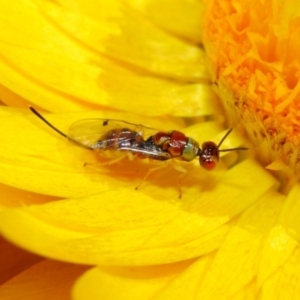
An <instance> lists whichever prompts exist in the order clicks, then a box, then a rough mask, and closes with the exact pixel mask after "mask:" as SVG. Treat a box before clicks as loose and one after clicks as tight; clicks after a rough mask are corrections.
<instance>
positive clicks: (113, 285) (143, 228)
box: [0, 0, 299, 299]
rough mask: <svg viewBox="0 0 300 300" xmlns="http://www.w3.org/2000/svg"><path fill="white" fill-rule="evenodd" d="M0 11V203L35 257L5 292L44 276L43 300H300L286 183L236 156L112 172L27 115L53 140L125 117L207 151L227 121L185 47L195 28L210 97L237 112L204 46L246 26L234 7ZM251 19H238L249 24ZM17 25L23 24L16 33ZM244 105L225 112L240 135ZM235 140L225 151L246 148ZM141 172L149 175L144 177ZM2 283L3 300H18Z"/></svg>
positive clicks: (102, 4) (294, 194)
mask: <svg viewBox="0 0 300 300" xmlns="http://www.w3.org/2000/svg"><path fill="white" fill-rule="evenodd" d="M0 5H1V9H0V12H1V13H2V15H1V17H2V23H3V24H5V25H2V26H6V28H9V30H2V31H0V32H1V33H0V34H2V37H1V39H0V41H1V46H0V51H1V54H2V56H1V59H0V72H2V76H1V92H3V99H2V100H3V102H4V103H5V104H6V105H7V106H9V107H5V106H2V107H0V114H1V122H0V133H1V137H2V145H3V146H2V147H1V149H0V157H1V159H0V168H1V172H0V182H1V191H2V192H3V194H4V195H6V197H3V199H2V200H1V201H0V203H1V209H2V211H1V215H0V228H1V232H2V234H3V236H4V237H6V238H7V239H8V240H10V241H12V242H13V243H15V244H17V245H19V246H20V247H22V248H24V249H27V250H28V251H31V252H33V253H36V254H38V255H40V256H41V257H46V258H47V259H45V260H41V261H40V262H39V259H41V258H40V257H38V258H35V257H34V259H33V261H35V259H37V261H38V264H37V265H35V266H33V264H34V263H33V264H31V265H30V264H29V267H28V270H27V272H23V276H17V277H18V279H19V280H20V281H17V283H19V282H24V281H27V280H28V278H32V277H30V276H32V275H31V274H34V276H33V278H37V277H36V274H40V273H42V274H43V276H41V277H42V278H47V281H48V282H49V281H50V282H53V285H54V286H53V291H52V293H53V294H50V293H49V292H48V291H49V287H47V288H45V291H44V292H45V293H47V294H45V296H44V297H43V298H47V297H48V298H53V295H55V297H56V298H57V297H58V296H57V295H60V296H61V297H64V295H66V290H68V289H69V288H70V285H71V284H72V283H74V286H73V289H72V296H73V298H74V299H101V298H104V299H128V298H130V299H140V298H141V295H143V296H142V297H143V299H168V298H170V299H181V298H185V299H195V298H196V299H197V298H199V299H215V298H218V299H232V298H234V297H236V298H246V296H247V298H249V299H259V297H260V298H263V297H265V298H270V299H274V298H276V297H277V295H280V296H281V295H282V297H288V298H291V297H292V296H291V297H289V295H293V296H294V295H298V294H299V292H298V290H297V288H298V285H297V284H293V282H296V283H297V280H298V278H299V275H298V271H297V270H298V268H297V266H298V248H299V247H298V244H299V243H298V240H299V238H298V232H299V226H298V223H299V222H298V215H299V212H298V209H299V205H298V204H297V203H298V201H297V199H298V195H299V191H298V189H299V187H298V185H297V184H294V185H286V186H285V187H288V188H289V189H288V188H286V193H285V194H284V193H283V192H280V191H279V187H280V183H281V186H282V182H278V180H276V179H275V178H274V177H273V176H272V174H270V173H268V172H267V171H266V170H265V169H264V168H263V167H262V166H261V165H260V164H259V163H258V162H257V161H256V160H255V159H254V158H251V157H250V154H248V153H246V151H239V152H233V151H232V152H227V153H222V154H226V155H224V156H223V157H222V158H221V161H220V164H219V166H218V168H217V169H216V170H214V171H213V172H207V171H205V170H202V169H200V167H199V163H198V162H197V161H193V162H190V163H185V162H177V163H176V162H175V161H174V160H170V161H167V163H166V164H165V163H164V162H160V161H158V162H153V161H147V160H142V159H134V160H133V161H132V160H130V159H128V158H127V157H126V158H124V159H123V160H121V161H118V162H114V163H112V164H107V162H112V161H110V160H109V159H105V158H102V157H101V155H99V153H97V152H95V151H88V149H86V148H84V147H79V146H78V145H74V144H73V143H70V142H69V141H68V140H67V139H65V138H64V137H63V136H61V135H59V134H58V133H57V132H55V131H54V130H52V129H51V128H49V127H48V126H47V124H45V123H44V122H42V120H40V119H38V118H37V117H36V116H35V115H34V114H32V113H31V112H30V111H29V109H28V104H29V103H30V104H31V105H33V106H34V107H40V108H43V109H45V110H48V111H51V112H52V113H46V112H43V111H42V109H40V110H39V111H40V112H41V114H42V115H43V116H44V117H45V118H46V119H47V120H48V121H49V122H50V123H51V124H53V125H54V126H55V127H56V128H58V129H59V130H61V131H62V132H63V133H65V132H68V127H69V126H70V125H71V124H72V123H74V122H76V121H78V120H81V119H87V118H102V119H121V120H128V121H130V122H132V123H134V124H140V123H142V124H144V125H149V126H151V127H154V128H162V129H163V130H171V129H176V130H180V131H183V132H184V133H185V134H186V135H187V136H191V137H193V138H195V139H196V140H197V141H198V140H199V141H206V140H214V141H215V142H219V141H220V140H221V139H222V137H223V136H224V134H225V132H226V130H225V129H224V122H225V120H224V117H223V116H224V112H223V110H222V108H221V107H220V105H219V104H218V102H217V99H216V98H215V96H214V94H213V92H212V90H211V83H210V79H209V76H208V73H207V72H206V69H205V67H204V62H205V57H206V56H205V55H206V54H205V53H204V51H203V49H202V48H201V47H199V46H197V44H198V43H200V42H202V32H199V31H200V29H201V28H202V27H201V26H203V38H204V42H205V47H206V49H207V50H206V51H207V55H208V56H207V57H208V63H209V65H210V70H211V73H212V74H215V85H216V89H217V90H218V91H219V93H220V96H221V98H223V100H224V101H225V102H227V103H229V107H230V106H234V102H233V104H230V103H232V102H230V101H231V100H232V94H233V95H236V90H235V89H234V87H235V86H232V85H230V84H229V83H230V82H232V80H233V78H235V77H233V75H235V73H234V72H233V75H232V73H227V75H226V72H224V65H226V63H228V61H227V62H226V60H225V59H224V58H223V59H224V60H221V64H216V63H215V62H216V61H217V62H218V63H219V59H218V58H219V57H222V56H220V55H219V53H221V54H222V53H224V49H222V48H221V46H222V44H220V48H218V51H219V52H217V53H215V52H213V51H212V50H211V48H212V46H213V45H214V44H213V42H215V40H214V39H210V38H211V37H214V38H215V37H216V36H217V34H216V35H215V36H214V35H213V34H212V32H213V30H212V29H214V27H213V25H214V24H212V23H211V22H212V19H211V16H213V17H214V18H215V19H214V20H215V21H216V22H218V21H220V22H221V21H223V22H224V24H226V22H225V21H224V19H225V20H227V21H228V22H229V24H230V22H232V19H234V16H233V15H234V14H233V13H232V11H233V8H235V11H234V12H237V17H238V20H239V18H240V19H242V20H244V15H245V14H243V13H242V14H241V13H240V12H241V11H242V12H244V10H243V9H242V4H238V2H235V3H234V7H233V8H232V7H231V6H230V3H227V4H226V2H222V3H221V2H208V3H206V4H205V6H204V7H202V4H201V3H200V2H198V1H196V0H195V1H188V0H186V1H184V2H183V1H182V0H180V1H174V0H172V1H168V0H165V1H162V2H161V1H160V2H158V1H154V0H152V1H150V0H149V1H146V0H145V1H131V0H128V1H126V2H125V1H117V0H116V1H111V0H110V1H99V3H97V2H94V1H89V2H83V1H82V2H81V1H80V0H77V1H73V2H70V3H68V2H64V1H59V2H44V1H35V2H21V1H19V2H18V3H17V4H14V5H11V4H10V5H7V4H6V3H2V4H0ZM215 5H219V6H218V7H217V8H218V9H216V7H215ZM170 7H172V8H173V10H171V11H170V9H169V8H170ZM274 7H276V5H275V4H274ZM228 8H230V9H228ZM249 11H250V12H252V11H253V12H255V11H256V10H255V7H253V10H252V9H251V10H250V9H249ZM202 13H203V15H204V17H205V19H204V21H205V22H203V24H202V21H201V16H202ZM252 15H255V14H251V13H250V14H249V15H247V16H248V19H247V18H246V19H245V20H246V21H248V23H250V24H252V23H251V21H252V19H251V16H252ZM165 16H167V17H165ZM184 16H185V17H184ZM227 16H229V17H227ZM217 17H219V18H217ZM16 19H18V20H21V21H22V22H20V23H19V24H15V22H14V21H13V20H16ZM180 20H185V21H186V22H182V21H180ZM246 21H243V22H246ZM243 22H242V21H241V23H240V24H245V23H243ZM137 24H138V25H137ZM209 26H211V27H209ZM209 29H210V30H209ZM221 29H222V30H226V29H228V27H225V26H224V27H221ZM224 36H225V38H224V40H226V35H224ZM235 45H237V44H235ZM230 53H232V52H230ZM245 55H246V54H245ZM238 61H239V60H238ZM231 69H232V68H231ZM261 72H262V71H261ZM262 73H263V72H262ZM263 74H264V73H263ZM242 75H243V74H242ZM240 76H241V75H240ZM226 80H227V81H226ZM230 80H231V81H230ZM238 83H239V81H237V82H236V84H238ZM252 91H253V92H254V91H255V89H254V90H253V89H252ZM246 95H247V94H246V92H244V94H243V96H246ZM243 99H244V98H243ZM240 101H241V100H240V98H238V101H237V102H238V105H235V106H236V108H235V109H239V110H238V113H239V114H240V116H241V119H242V121H243V123H244V125H245V127H246V129H247V130H248V131H249V132H251V129H252V127H251V124H250V122H249V118H248V119H247V118H246V116H248V115H247V113H248V114H249V115H250V114H253V116H255V114H254V113H255V110H254V109H253V108H252V107H250V106H251V105H250V104H251V103H252V102H250V100H248V98H247V101H248V102H247V105H248V106H249V107H250V108H249V110H247V106H246V105H241V103H242V102H240ZM243 103H244V102H243ZM243 103H242V104H243ZM226 111H227V112H228V109H227V110H226ZM228 114H229V115H232V113H231V114H230V113H228ZM259 116H260V115H259ZM259 116H258V117H257V120H259ZM270 118H271V116H270ZM262 120H264V119H263V118H262ZM235 122H236V123H238V122H237V119H235ZM101 124H102V123H100V125H101ZM258 126H261V127H262V128H263V126H265V124H264V123H263V122H261V123H259V124H258ZM102 127H103V126H102ZM102 127H101V126H99V128H102ZM239 127H241V125H240V124H237V126H236V127H235V128H234V131H233V132H232V133H231V134H230V136H228V138H226V140H225V141H224V143H223V144H222V148H223V147H224V149H226V148H232V147H238V146H240V145H243V144H244V143H245V140H244V139H243V138H242V136H241V135H239V131H238V128H239ZM255 128H256V127H255ZM255 128H254V129H253V132H254V131H255ZM154 132H155V131H154ZM249 148H250V151H249V152H252V151H251V148H252V147H251V146H250V147H249ZM270 157H272V156H270ZM111 159H114V156H112V158H111ZM269 160H270V158H269ZM162 166H163V167H164V166H165V167H164V168H162ZM173 166H174V168H173ZM151 168H156V169H158V170H156V171H153V172H152V173H151V174H149V176H147V173H148V171H149V170H151ZM182 168H184V169H185V172H186V174H185V175H184V176H181V175H182V174H180V171H178V170H181V171H182ZM285 174H286V173H284V175H285ZM145 176H147V178H146V179H143V178H145ZM277 178H280V177H279V176H277ZM141 183H142V184H141ZM136 187H138V189H137V190H136ZM179 189H181V191H182V198H178V196H179V193H180V192H179ZM7 245H8V246H7V247H10V246H9V244H7ZM20 251H21V250H20ZM10 255H11V252H10ZM27 255H29V254H28V253H27V252H26V255H24V257H26V256H27ZM51 259H55V260H59V261H61V263H60V262H57V261H52V260H51ZM10 261H12V260H11V259H10ZM82 264H83V265H84V266H81V265H82ZM86 265H89V266H90V268H89V270H87V267H86ZM7 268H8V267H7ZM24 268H25V269H26V268H27V267H26V266H25V267H24ZM86 270H87V271H86ZM17 272H18V271H16V272H15V273H14V274H16V273H17ZM31 272H32V273H31ZM82 273H84V274H82ZM81 274H82V275H81ZM80 275H81V276H80ZM28 276H29V277H28ZM79 276H80V277H79ZM17 277H16V278H17ZM75 278H78V279H77V281H76V283H75ZM58 279H59V280H58ZM12 280H13V279H11V280H10V281H8V282H7V284H5V285H4V293H5V292H6V293H7V291H8V290H9V288H10V287H11V286H18V285H17V284H15V285H13V284H14V282H13V281H12ZM52 280H53V281H52ZM293 280H294V281H293ZM58 281H61V285H59V286H57V284H56V283H57V282H58ZM40 282H41V283H42V284H44V281H43V280H41V281H40ZM42 284H41V285H42ZM282 286H284V290H282V289H281V287H282ZM56 288H57V289H56ZM33 290H34V288H33ZM20 291H21V292H20V293H23V290H20ZM27 292H28V291H27ZM42 292H43V291H41V293H42ZM60 292H61V294H60ZM70 293H71V291H70ZM0 295H1V291H0Z"/></svg>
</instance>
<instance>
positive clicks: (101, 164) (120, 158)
mask: <svg viewBox="0 0 300 300" xmlns="http://www.w3.org/2000/svg"><path fill="white" fill-rule="evenodd" d="M126 157H128V155H127V154H126V153H124V155H121V156H118V157H115V158H112V159H110V160H108V161H106V162H97V163H96V164H89V163H84V165H83V166H84V167H86V166H95V165H96V166H110V165H113V164H115V163H117V162H119V161H121V160H122V159H124V158H126Z"/></svg>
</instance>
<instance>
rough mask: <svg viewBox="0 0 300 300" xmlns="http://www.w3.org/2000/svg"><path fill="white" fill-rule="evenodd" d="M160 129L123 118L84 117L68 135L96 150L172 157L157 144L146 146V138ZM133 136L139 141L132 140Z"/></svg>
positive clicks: (161, 157) (79, 143) (74, 125)
mask: <svg viewBox="0 0 300 300" xmlns="http://www.w3.org/2000/svg"><path fill="white" fill-rule="evenodd" d="M158 131H159V130H158V129H154V128H151V127H147V126H143V125H138V124H133V123H130V122H126V121H121V120H113V119H84V120H80V121H78V122H75V123H74V124H72V125H71V127H70V129H69V134H68V137H69V139H70V140H71V141H72V142H75V143H76V144H78V145H81V146H83V147H85V148H88V149H91V150H95V151H102V150H109V149H111V150H123V151H129V152H132V153H134V154H141V155H144V156H146V157H149V158H153V159H159V160H167V159H169V158H171V156H170V154H169V153H167V152H164V151H162V150H161V149H160V148H158V147H155V146H153V147H145V143H144V141H145V139H146V138H148V137H149V136H151V135H154V134H155V133H157V132H158ZM124 133H126V134H124ZM133 138H134V139H136V140H137V141H139V142H132V139H133Z"/></svg>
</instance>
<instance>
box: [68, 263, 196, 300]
mask: <svg viewBox="0 0 300 300" xmlns="http://www.w3.org/2000/svg"><path fill="white" fill-rule="evenodd" d="M190 264H191V262H190V261H187V262H180V263H176V264H171V265H160V266H145V267H137V268H134V267H98V268H94V269H92V270H90V271H88V272H86V273H85V274H84V275H83V276H81V278H80V279H79V280H78V281H77V282H76V284H75V286H74V289H73V293H72V294H73V299H74V300H84V299H89V300H94V299H95V300H96V299H106V300H109V299H112V300H113V299H118V300H122V299H124V300H125V299H131V300H135V299H137V300H138V299H141V295H142V297H143V299H152V297H153V298H154V299H156V297H157V294H159V293H160V292H161V290H162V289H163V288H164V287H165V285H167V284H168V283H169V282H170V281H171V280H172V278H174V277H175V276H176V275H177V274H178V273H180V272H182V271H183V270H184V269H185V268H186V267H187V266H189V265H190ZM174 299H175V298H174ZM185 299H187V298H185Z"/></svg>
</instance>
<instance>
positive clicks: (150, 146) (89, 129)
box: [30, 107, 248, 196]
mask: <svg viewBox="0 0 300 300" xmlns="http://www.w3.org/2000/svg"><path fill="white" fill-rule="evenodd" d="M30 110H31V111H32V112H33V113H34V114H35V115H36V116H37V117H38V118H39V119H41V120H42V121H43V122H44V123H46V124H47V125H48V126H49V127H51V128H52V129H53V130H55V131H56V132H57V133H59V134H60V135H61V136H63V137H64V138H67V139H68V140H70V141H71V142H73V143H75V144H77V145H79V146H81V147H84V148H86V149H89V150H94V151H97V152H104V151H118V152H123V153H124V152H125V153H127V154H130V155H133V156H135V157H138V158H141V159H144V158H149V159H153V160H158V161H166V160H169V159H173V158H175V159H179V160H182V161H192V160H194V159H195V158H196V157H199V163H200V165H201V166H202V167H203V168H205V169H206V170H212V169H214V168H215V166H216V164H217V163H218V161H219V153H220V152H227V151H234V150H247V149H248V148H245V147H237V148H230V149H220V147H221V145H222V143H223V142H224V140H225V139H226V137H227V136H228V135H229V134H230V132H231V131H232V128H231V129H229V130H228V131H227V133H226V134H225V135H224V137H223V138H222V139H221V141H220V142H219V144H215V143H214V142H211V141H208V142H204V143H203V144H202V147H201V148H200V146H199V143H198V142H196V141H195V140H194V139H192V138H190V137H187V136H186V135H185V134H184V133H182V132H180V131H176V130H173V131H169V132H163V131H159V130H156V129H153V128H150V127H147V126H143V125H137V124H133V123H130V122H126V121H121V120H115V119H84V120H80V121H78V122H75V123H74V124H72V125H71V127H70V129H69V133H68V135H67V134H65V133H63V132H62V131H60V130H59V129H57V128H56V127H54V126H53V125H52V124H51V123H50V122H49V121H47V120H46V119H45V118H44V117H43V116H42V115H41V114H40V113H39V112H37V111H36V110H35V109H34V108H33V107H30ZM145 132H148V133H149V132H151V133H152V134H151V135H149V136H148V138H145V137H144V134H145ZM121 158H122V157H121ZM118 160H119V158H117V159H116V160H115V161H118ZM110 164H111V163H110ZM150 172H151V171H150ZM150 172H148V173H147V174H146V176H145V178H146V177H147V175H148V174H149V173H150ZM180 196H181V192H180Z"/></svg>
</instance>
